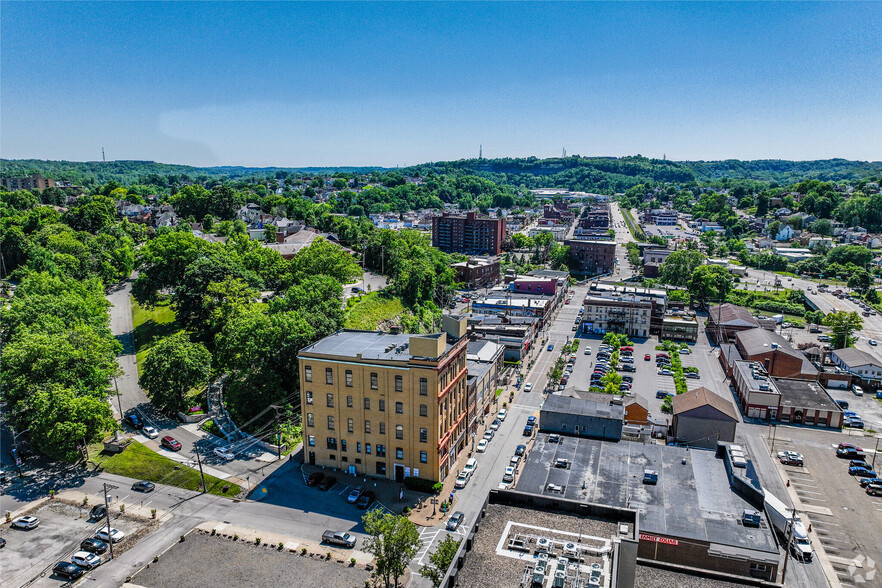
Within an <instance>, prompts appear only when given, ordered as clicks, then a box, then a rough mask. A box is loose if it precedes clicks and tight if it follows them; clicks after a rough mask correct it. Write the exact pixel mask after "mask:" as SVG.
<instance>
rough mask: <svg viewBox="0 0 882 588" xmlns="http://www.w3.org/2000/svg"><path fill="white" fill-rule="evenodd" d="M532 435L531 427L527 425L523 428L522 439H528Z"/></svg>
mask: <svg viewBox="0 0 882 588" xmlns="http://www.w3.org/2000/svg"><path fill="white" fill-rule="evenodd" d="M532 434H533V425H527V426H525V427H524V437H529V436H531V435H532Z"/></svg>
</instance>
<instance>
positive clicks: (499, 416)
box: [496, 408, 508, 421]
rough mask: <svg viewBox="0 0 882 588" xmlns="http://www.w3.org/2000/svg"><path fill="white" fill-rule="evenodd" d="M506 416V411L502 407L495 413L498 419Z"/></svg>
mask: <svg viewBox="0 0 882 588" xmlns="http://www.w3.org/2000/svg"><path fill="white" fill-rule="evenodd" d="M506 416H508V411H507V410H505V409H504V408H503V409H502V410H500V411H499V412H497V413H496V418H498V419H499V420H500V421H504V420H505V417H506Z"/></svg>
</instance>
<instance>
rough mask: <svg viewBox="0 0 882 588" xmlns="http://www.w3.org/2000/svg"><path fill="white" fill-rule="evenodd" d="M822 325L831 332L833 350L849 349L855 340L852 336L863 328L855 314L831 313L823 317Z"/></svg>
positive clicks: (858, 316)
mask: <svg viewBox="0 0 882 588" xmlns="http://www.w3.org/2000/svg"><path fill="white" fill-rule="evenodd" d="M824 324H825V325H827V326H829V327H831V330H832V332H833V341H832V343H833V349H842V348H843V347H850V346H851V345H852V344H853V343H854V341H855V339H854V337H852V334H853V333H854V332H855V331H859V330H860V329H861V327H863V326H864V322H863V321H862V320H861V317H860V315H858V313H856V312H833V313H830V314H828V315H827V316H825V317H824Z"/></svg>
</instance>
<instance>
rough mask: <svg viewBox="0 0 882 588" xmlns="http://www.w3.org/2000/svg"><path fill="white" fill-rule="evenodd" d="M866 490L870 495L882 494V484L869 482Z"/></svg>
mask: <svg viewBox="0 0 882 588" xmlns="http://www.w3.org/2000/svg"><path fill="white" fill-rule="evenodd" d="M866 492H867V494H869V495H870V496H882V484H876V483H873V484H869V485H868V486H867V490H866Z"/></svg>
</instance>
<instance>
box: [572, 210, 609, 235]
mask: <svg viewBox="0 0 882 588" xmlns="http://www.w3.org/2000/svg"><path fill="white" fill-rule="evenodd" d="M579 228H580V229H608V228H609V205H607V204H602V205H598V206H592V207H591V208H589V209H588V210H586V211H585V212H584V213H583V214H582V218H580V219H579Z"/></svg>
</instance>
